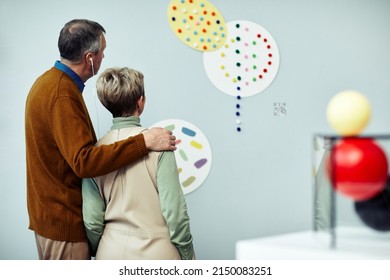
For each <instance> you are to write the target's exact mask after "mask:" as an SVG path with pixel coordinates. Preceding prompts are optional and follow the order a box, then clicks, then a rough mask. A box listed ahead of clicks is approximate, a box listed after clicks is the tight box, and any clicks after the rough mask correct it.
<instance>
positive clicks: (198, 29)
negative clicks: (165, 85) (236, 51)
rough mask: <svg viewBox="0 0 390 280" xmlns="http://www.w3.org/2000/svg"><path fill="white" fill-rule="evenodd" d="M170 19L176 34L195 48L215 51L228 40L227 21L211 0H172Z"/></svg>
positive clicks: (169, 12)
mask: <svg viewBox="0 0 390 280" xmlns="http://www.w3.org/2000/svg"><path fill="white" fill-rule="evenodd" d="M168 20H169V24H170V26H171V29H172V30H173V32H174V33H175V35H176V36H177V37H178V38H179V39H180V40H181V41H182V42H183V43H184V44H186V45H187V46H189V47H191V48H193V49H195V50H198V51H202V52H210V51H215V50H217V49H219V48H221V47H222V46H223V44H224V43H225V41H226V37H227V33H226V31H227V30H226V22H225V20H224V19H223V17H222V15H221V13H220V12H219V11H218V10H217V9H216V8H215V6H214V5H212V4H211V3H210V2H209V1H206V0H171V2H170V4H169V6H168Z"/></svg>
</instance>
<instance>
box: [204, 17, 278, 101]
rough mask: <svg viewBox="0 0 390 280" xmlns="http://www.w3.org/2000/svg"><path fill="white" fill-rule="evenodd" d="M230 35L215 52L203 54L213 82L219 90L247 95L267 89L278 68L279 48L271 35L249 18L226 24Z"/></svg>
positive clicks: (229, 93) (207, 71)
mask: <svg viewBox="0 0 390 280" xmlns="http://www.w3.org/2000/svg"><path fill="white" fill-rule="evenodd" d="M227 29H228V37H227V39H226V41H225V44H224V45H223V46H222V47H221V48H219V49H218V50H216V51H213V52H205V53H203V63H204V67H205V70H206V74H207V76H208V77H209V79H210V81H211V82H212V83H213V84H214V86H216V87H217V88H218V89H219V90H220V91H222V92H223V93H226V94H228V95H232V96H240V97H247V96H252V95H255V94H258V93H260V92H262V91H263V90H265V89H266V88H267V87H268V86H269V85H270V84H271V83H272V81H273V80H274V78H275V76H276V74H277V72H278V69H279V61H280V58H279V50H278V46H277V44H276V42H275V40H274V38H273V37H272V36H271V34H270V33H269V32H268V31H267V30H266V29H265V28H263V27H262V26H260V25H258V24H256V23H253V22H250V21H232V22H228V23H227Z"/></svg>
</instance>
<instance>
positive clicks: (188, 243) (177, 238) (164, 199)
mask: <svg viewBox="0 0 390 280" xmlns="http://www.w3.org/2000/svg"><path fill="white" fill-rule="evenodd" d="M157 187H158V192H159V197H160V204H161V210H162V214H163V216H164V218H165V220H166V222H167V225H168V228H169V232H170V237H171V242H172V243H173V244H174V245H175V246H176V248H177V249H178V250H179V253H180V256H181V258H182V259H186V260H188V259H194V248H193V242H192V235H191V230H190V219H189V216H188V213H187V205H186V201H185V198H184V194H183V191H182V189H181V186H180V182H179V176H178V172H177V164H176V160H175V155H174V153H173V152H163V153H161V154H160V156H159V160H158V167H157Z"/></svg>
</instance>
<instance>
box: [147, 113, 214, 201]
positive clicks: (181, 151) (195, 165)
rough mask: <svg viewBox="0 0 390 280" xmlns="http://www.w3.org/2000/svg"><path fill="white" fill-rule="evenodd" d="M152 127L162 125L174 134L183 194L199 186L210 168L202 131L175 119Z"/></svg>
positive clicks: (208, 148) (207, 146)
mask: <svg viewBox="0 0 390 280" xmlns="http://www.w3.org/2000/svg"><path fill="white" fill-rule="evenodd" d="M152 127H164V128H165V129H169V130H171V131H172V132H173V133H174V135H175V136H176V139H177V140H176V148H177V149H176V151H175V158H176V163H177V167H178V172H179V180H180V184H181V187H182V190H183V192H184V194H188V193H190V192H192V191H194V190H195V189H197V188H199V187H200V186H201V185H202V184H203V182H204V180H206V177H207V176H208V173H209V171H210V168H211V161H212V157H211V147H210V144H209V142H208V140H207V138H206V137H205V135H204V134H203V132H202V131H201V130H200V129H199V128H198V127H196V126H195V125H193V124H191V123H189V122H186V121H183V120H177V119H169V120H164V121H161V122H158V123H156V124H154V125H152Z"/></svg>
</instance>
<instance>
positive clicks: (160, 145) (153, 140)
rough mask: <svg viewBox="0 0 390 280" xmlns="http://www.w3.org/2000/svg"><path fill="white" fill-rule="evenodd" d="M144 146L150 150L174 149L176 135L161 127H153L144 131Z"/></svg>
mask: <svg viewBox="0 0 390 280" xmlns="http://www.w3.org/2000/svg"><path fill="white" fill-rule="evenodd" d="M143 134H144V139H145V145H146V148H148V149H149V150H152V151H174V150H176V137H175V136H174V135H173V134H172V131H170V130H166V129H163V128H161V127H153V128H151V129H149V130H147V131H145V132H144V133H143Z"/></svg>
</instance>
